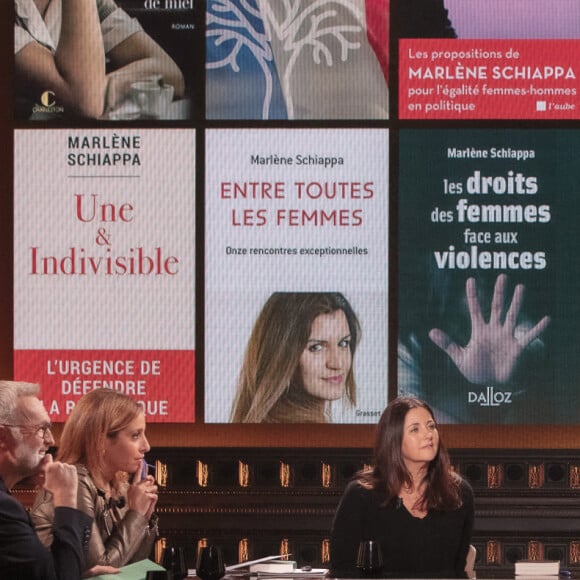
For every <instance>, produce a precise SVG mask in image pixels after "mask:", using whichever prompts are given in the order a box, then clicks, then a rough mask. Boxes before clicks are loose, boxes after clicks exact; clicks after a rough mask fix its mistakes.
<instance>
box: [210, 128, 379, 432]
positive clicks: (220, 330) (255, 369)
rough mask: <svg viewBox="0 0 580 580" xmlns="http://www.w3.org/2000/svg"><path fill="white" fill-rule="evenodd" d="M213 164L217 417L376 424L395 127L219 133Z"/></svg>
mask: <svg viewBox="0 0 580 580" xmlns="http://www.w3.org/2000/svg"><path fill="white" fill-rule="evenodd" d="M226 152H227V154H226ZM206 160H207V161H206V192H205V196H206V252H205V269H206V293H205V353H206V354H205V390H204V392H205V420H206V422H209V423H226V422H229V421H232V422H248V423H261V422H293V423H297V422H298V423H300V422H302V423H310V422H333V423H375V422H376V421H377V419H378V417H379V415H380V413H381V412H382V410H383V409H384V407H385V405H386V402H387V390H388V389H387V334H388V325H387V320H388V317H387V267H388V255H387V242H388V131H387V130H370V129H327V130H326V129H316V130H312V129H311V130H298V129H293V130H284V131H282V130H258V129H247V130H210V131H208V133H207V135H206Z"/></svg>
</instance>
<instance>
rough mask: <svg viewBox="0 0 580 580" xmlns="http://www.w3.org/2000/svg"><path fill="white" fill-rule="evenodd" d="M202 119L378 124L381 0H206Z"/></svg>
mask: <svg viewBox="0 0 580 580" xmlns="http://www.w3.org/2000/svg"><path fill="white" fill-rule="evenodd" d="M206 6H207V14H206V117H207V118H208V119H386V118H387V117H388V88H387V81H388V69H389V62H388V60H389V59H388V54H389V50H388V49H389V0H317V1H316V2H311V1H310V0H297V1H295V2H280V1H279V0H243V1H242V0H207V2H206Z"/></svg>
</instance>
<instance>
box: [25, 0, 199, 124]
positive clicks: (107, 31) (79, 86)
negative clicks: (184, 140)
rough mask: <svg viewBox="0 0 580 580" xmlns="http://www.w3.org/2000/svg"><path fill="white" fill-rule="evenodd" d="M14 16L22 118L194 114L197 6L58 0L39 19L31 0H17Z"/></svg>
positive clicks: (182, 0) (183, 1) (177, 0)
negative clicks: (63, 0)
mask: <svg viewBox="0 0 580 580" xmlns="http://www.w3.org/2000/svg"><path fill="white" fill-rule="evenodd" d="M14 14H15V21H14V78H15V90H14V95H15V115H14V117H15V119H17V120H18V121H60V122H66V123H73V124H74V123H75V122H78V121H81V120H86V119H93V120H103V121H143V120H146V121H155V120H182V121H186V120H189V119H192V118H193V117H195V116H196V110H197V109H199V103H196V102H194V95H195V93H194V89H195V88H196V86H197V84H198V83H199V82H200V80H199V79H197V83H196V79H195V78H194V75H195V71H196V58H197V61H199V63H198V65H197V68H200V67H201V68H202V67H203V64H202V63H201V59H202V58H203V57H202V56H201V55H200V52H201V50H200V46H199V43H200V41H201V38H202V37H201V36H200V35H202V34H203V33H202V31H201V26H200V25H199V21H200V15H202V14H203V13H202V11H201V10H200V9H199V2H194V0H88V1H87V2H66V3H65V2H61V0H53V1H51V2H50V4H49V5H48V7H47V9H46V10H45V12H44V13H42V14H41V12H40V11H39V9H38V7H37V5H36V3H35V2H34V0H14ZM73 23H74V25H73ZM202 70H203V68H202Z"/></svg>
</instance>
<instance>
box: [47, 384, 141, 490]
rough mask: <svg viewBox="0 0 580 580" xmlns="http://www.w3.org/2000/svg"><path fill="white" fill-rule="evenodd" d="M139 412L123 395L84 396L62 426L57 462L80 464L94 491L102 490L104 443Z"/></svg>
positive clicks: (95, 393) (107, 391) (100, 391)
mask: <svg viewBox="0 0 580 580" xmlns="http://www.w3.org/2000/svg"><path fill="white" fill-rule="evenodd" d="M142 412H143V410H142V408H141V406H140V405H139V404H138V403H137V402H136V401H135V400H133V399H132V398H131V397H129V396H127V395H124V394H123V393H119V392H117V391H112V390H110V389H97V390H94V391H91V392H90V393H87V394H86V395H84V396H83V397H81V398H80V399H79V401H78V402H77V404H76V406H75V408H74V409H73V410H72V412H71V414H70V416H69V418H68V419H67V421H66V423H65V425H64V429H63V431H62V436H61V438H60V445H59V448H58V455H57V458H58V460H59V461H62V462H64V463H72V464H77V463H81V464H82V465H84V466H85V467H86V468H87V469H88V470H89V473H90V474H91V477H92V478H93V480H94V482H95V484H96V485H97V487H99V486H100V487H102V486H103V485H104V484H105V483H106V482H105V481H102V479H103V475H102V474H103V472H104V468H105V441H106V440H107V438H109V439H113V438H115V437H116V436H117V434H118V433H119V432H120V431H122V430H123V429H125V428H126V427H127V426H128V425H129V424H130V423H132V422H133V421H134V420H135V419H136V418H137V417H138V416H139V415H140V414H141V413H142ZM120 479H121V478H118V481H120ZM118 481H117V483H118Z"/></svg>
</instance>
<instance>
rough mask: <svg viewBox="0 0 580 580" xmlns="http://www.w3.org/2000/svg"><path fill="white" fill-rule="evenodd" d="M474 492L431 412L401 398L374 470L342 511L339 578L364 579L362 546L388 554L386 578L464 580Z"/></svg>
mask: <svg viewBox="0 0 580 580" xmlns="http://www.w3.org/2000/svg"><path fill="white" fill-rule="evenodd" d="M473 514H474V508H473V492H472V490H471V487H470V486H469V484H468V483H467V482H466V481H464V480H463V479H462V478H461V477H460V476H459V475H457V474H456V473H455V472H454V471H453V470H452V468H451V464H450V460H449V455H448V453H447V451H446V450H445V447H444V446H443V444H442V442H441V440H440V438H439V432H438V430H437V424H436V423H435V420H434V418H433V413H432V411H431V409H430V407H429V406H428V405H427V404H426V403H424V402H423V401H421V400H419V399H414V398H399V399H395V400H394V401H392V402H391V403H390V404H389V405H388V407H387V408H386V410H385V411H384V413H383V415H382V416H381V419H380V421H379V425H378V431H377V438H376V444H375V456H374V467H373V468H372V469H369V470H364V471H361V472H359V473H358V474H357V476H356V478H355V480H354V481H352V482H351V483H350V484H349V485H348V487H347V489H346V491H345V494H344V496H343V498H342V500H341V502H340V505H339V506H338V510H337V512H336V515H335V518H334V523H333V529H332V535H331V544H330V556H331V564H332V574H333V575H334V576H336V577H343V578H345V577H357V576H358V575H359V573H358V570H357V568H356V558H357V550H358V546H359V544H360V542H361V541H362V540H375V541H378V542H379V544H380V546H381V551H382V555H383V562H384V571H383V572H384V575H385V576H391V577H399V578H401V577H415V578H418V577H426V576H429V577H431V578H437V577H438V578H465V577H466V573H465V560H466V556H467V552H468V549H469V544H470V541H471V533H472V528H473Z"/></svg>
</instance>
